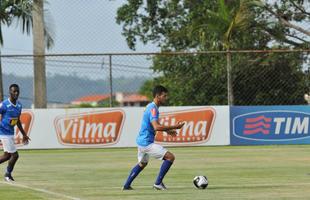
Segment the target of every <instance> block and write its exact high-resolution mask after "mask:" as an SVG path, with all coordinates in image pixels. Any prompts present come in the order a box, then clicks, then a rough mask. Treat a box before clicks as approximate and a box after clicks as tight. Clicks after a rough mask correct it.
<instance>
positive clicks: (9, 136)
mask: <svg viewBox="0 0 310 200" xmlns="http://www.w3.org/2000/svg"><path fill="white" fill-rule="evenodd" d="M9 91H10V97H9V98H8V99H7V100H4V101H3V102H2V103H1V104H0V114H1V123H0V140H1V142H2V146H3V151H4V153H3V155H2V156H0V164H1V163H3V162H5V161H9V162H8V166H7V168H6V172H5V175H4V180H5V181H14V179H13V177H12V171H13V169H14V166H15V163H16V161H17V159H18V152H17V150H16V147H15V144H14V126H15V125H17V127H18V128H19V130H20V132H21V133H22V135H23V142H24V143H28V141H29V140H30V138H29V137H28V136H27V135H26V133H25V131H24V129H23V127H22V124H21V122H20V119H19V117H20V115H21V112H22V105H21V103H20V102H19V101H18V100H17V99H18V96H19V87H18V85H17V84H12V85H10V87H9Z"/></svg>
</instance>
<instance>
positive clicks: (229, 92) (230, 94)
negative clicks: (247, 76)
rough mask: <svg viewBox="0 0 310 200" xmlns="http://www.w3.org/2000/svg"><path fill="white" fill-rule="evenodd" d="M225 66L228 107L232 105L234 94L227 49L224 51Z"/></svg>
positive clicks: (229, 56) (229, 55)
mask: <svg viewBox="0 0 310 200" xmlns="http://www.w3.org/2000/svg"><path fill="white" fill-rule="evenodd" d="M226 52H227V53H226V62H227V63H226V64H227V100H228V105H229V106H232V105H234V92H233V80H232V70H231V52H230V50H229V49H228V50H227V51H226Z"/></svg>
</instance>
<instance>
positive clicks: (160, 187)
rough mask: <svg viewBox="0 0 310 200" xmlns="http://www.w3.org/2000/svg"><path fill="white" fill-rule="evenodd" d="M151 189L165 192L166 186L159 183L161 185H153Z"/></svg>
mask: <svg viewBox="0 0 310 200" xmlns="http://www.w3.org/2000/svg"><path fill="white" fill-rule="evenodd" d="M153 188H154V189H155V190H167V188H166V186H165V185H164V183H161V184H159V185H156V184H154V185H153Z"/></svg>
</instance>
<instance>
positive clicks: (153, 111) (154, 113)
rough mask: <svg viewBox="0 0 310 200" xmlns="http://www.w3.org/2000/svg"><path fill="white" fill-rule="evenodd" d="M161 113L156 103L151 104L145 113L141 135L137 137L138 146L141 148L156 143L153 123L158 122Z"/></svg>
mask: <svg viewBox="0 0 310 200" xmlns="http://www.w3.org/2000/svg"><path fill="white" fill-rule="evenodd" d="M158 116H159V111H158V107H157V106H156V104H155V103H154V102H152V103H149V104H148V105H147V106H146V108H145V111H144V113H143V119H142V123H141V128H140V132H139V135H138V137H137V140H136V142H137V144H138V145H139V146H148V145H149V144H152V143H154V139H155V130H154V128H153V126H152V121H155V120H158Z"/></svg>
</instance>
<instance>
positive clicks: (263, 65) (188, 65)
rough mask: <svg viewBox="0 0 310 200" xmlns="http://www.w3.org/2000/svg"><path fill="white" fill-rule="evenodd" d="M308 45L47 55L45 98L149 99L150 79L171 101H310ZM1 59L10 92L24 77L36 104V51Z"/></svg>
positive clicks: (106, 102)
mask: <svg viewBox="0 0 310 200" xmlns="http://www.w3.org/2000/svg"><path fill="white" fill-rule="evenodd" d="M309 52H310V50H298V51H297V50H272V51H230V52H200V53H158V54H156V53H155V54H152V53H145V54H79V55H77V54H76V55H73V54H71V55H63V54H62V55H60V54H58V55H55V54H54V55H46V56H45V60H46V77H47V78H46V80H47V83H46V85H47V88H46V91H47V101H48V102H47V103H48V106H49V107H71V106H73V105H72V104H74V102H75V103H76V102H79V103H80V104H83V103H85V102H86V103H87V97H88V99H91V98H92V97H93V98H94V97H98V96H99V99H93V101H98V102H99V101H100V102H101V106H111V105H112V106H122V104H119V102H117V98H116V94H118V93H124V94H137V95H138V94H140V95H145V96H146V97H148V100H151V98H152V97H151V89H152V87H153V86H154V85H156V84H162V85H165V86H166V87H167V88H168V89H169V96H170V98H169V99H170V101H169V104H170V105H228V102H229V95H228V93H230V95H231V96H230V98H231V99H230V100H231V102H230V104H232V105H299V104H306V103H307V100H308V99H307V95H308V94H309V90H310V75H309V56H308V54H309ZM1 66H2V77H3V86H4V96H5V97H7V94H8V86H9V84H11V83H18V84H19V85H20V87H21V95H20V99H21V101H22V103H23V104H24V106H25V107H31V105H32V104H33V99H34V97H33V83H34V81H36V80H34V78H33V56H32V55H28V56H27V55H14V56H13V55H10V56H5V55H2V56H1ZM227 69H231V70H230V71H227ZM228 74H229V75H230V77H231V79H230V80H228ZM229 86H231V87H230V90H228V88H229ZM100 97H101V99H100ZM140 98H141V97H140ZM138 100H139V99H138ZM144 100H145V99H144ZM84 101H85V102H84ZM100 102H99V103H100ZM132 105H134V104H132Z"/></svg>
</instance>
